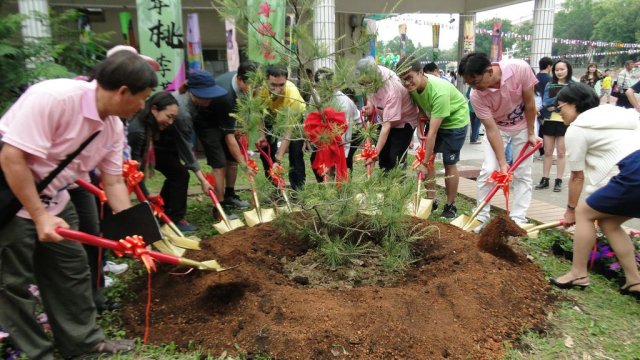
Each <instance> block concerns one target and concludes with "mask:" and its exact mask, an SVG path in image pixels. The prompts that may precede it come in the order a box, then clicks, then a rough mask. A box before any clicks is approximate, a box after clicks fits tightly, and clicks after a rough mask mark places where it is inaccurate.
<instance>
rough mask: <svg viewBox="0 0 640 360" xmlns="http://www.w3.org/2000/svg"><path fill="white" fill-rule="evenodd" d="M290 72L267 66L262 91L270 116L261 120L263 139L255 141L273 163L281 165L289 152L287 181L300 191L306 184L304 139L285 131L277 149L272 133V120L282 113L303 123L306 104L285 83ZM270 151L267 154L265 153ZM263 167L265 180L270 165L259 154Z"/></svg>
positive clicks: (296, 89) (293, 89)
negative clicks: (293, 137)
mask: <svg viewBox="0 0 640 360" xmlns="http://www.w3.org/2000/svg"><path fill="white" fill-rule="evenodd" d="M288 78H289V72H288V71H287V69H286V68H284V67H281V66H278V65H270V66H269V67H267V89H264V90H263V93H262V94H263V96H265V97H268V99H267V107H268V110H269V115H268V116H266V117H265V119H264V129H263V133H262V136H261V137H260V139H259V140H258V143H259V146H260V147H262V149H263V150H264V151H265V152H267V153H268V154H269V156H271V160H272V161H274V162H281V161H282V157H283V156H284V153H285V152H287V150H289V182H290V183H291V188H292V189H294V190H297V189H300V188H302V186H303V185H304V181H305V168H304V166H305V165H304V153H303V150H302V148H303V146H304V140H302V139H299V140H293V139H291V131H290V130H289V131H287V132H286V133H285V135H284V136H283V138H282V139H280V141H281V144H280V147H279V148H278V139H277V138H276V137H275V136H273V134H272V131H271V129H272V127H273V119H274V118H275V116H276V114H277V113H278V112H285V113H286V114H287V116H289V117H291V116H293V117H297V118H299V119H300V122H302V115H303V114H304V111H305V109H306V103H305V101H304V99H302V96H301V95H300V91H299V90H298V88H297V87H296V86H295V85H294V84H293V83H292V82H291V81H289V80H288ZM267 150H269V151H267ZM260 159H261V160H262V165H263V166H264V169H265V174H266V175H267V177H269V175H268V169H269V164H268V162H267V159H266V158H265V157H264V155H262V154H261V155H260Z"/></svg>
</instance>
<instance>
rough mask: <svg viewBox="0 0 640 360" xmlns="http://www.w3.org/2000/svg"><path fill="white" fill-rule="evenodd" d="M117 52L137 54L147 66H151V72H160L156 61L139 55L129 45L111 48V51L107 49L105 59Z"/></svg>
mask: <svg viewBox="0 0 640 360" xmlns="http://www.w3.org/2000/svg"><path fill="white" fill-rule="evenodd" d="M118 51H129V52H132V53H134V54H138V55H140V57H141V58H143V59H144V60H146V61H147V62H148V63H149V65H151V67H152V68H153V71H158V70H160V64H158V62H157V61H155V60H154V59H153V58H151V57H149V56H147V55H142V54H139V53H138V50H136V48H134V47H133V46H129V45H116V46H114V47H112V48H111V49H109V50H108V51H107V57H109V56H111V55H113V54H115V53H117V52H118Z"/></svg>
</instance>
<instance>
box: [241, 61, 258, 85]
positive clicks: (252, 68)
mask: <svg viewBox="0 0 640 360" xmlns="http://www.w3.org/2000/svg"><path fill="white" fill-rule="evenodd" d="M257 68H258V64H256V63H255V62H253V61H245V62H243V63H242V64H240V66H238V78H239V79H240V80H242V81H244V82H247V80H249V74H250V73H253V72H256V69H257Z"/></svg>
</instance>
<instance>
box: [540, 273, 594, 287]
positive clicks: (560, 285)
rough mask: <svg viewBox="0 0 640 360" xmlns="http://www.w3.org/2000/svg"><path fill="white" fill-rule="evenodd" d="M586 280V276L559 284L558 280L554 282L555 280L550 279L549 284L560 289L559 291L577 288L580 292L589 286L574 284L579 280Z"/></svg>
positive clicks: (587, 284)
mask: <svg viewBox="0 0 640 360" xmlns="http://www.w3.org/2000/svg"><path fill="white" fill-rule="evenodd" d="M586 278H588V276H583V277H579V278H575V279H573V280H569V281H567V282H565V283H561V282H559V281H558V280H556V279H555V278H551V279H549V282H550V283H551V285H553V286H555V287H557V288H560V289H573V288H578V289H580V290H584V289H586V288H587V286H589V285H591V284H589V283H586V284H576V281H579V280H584V279H586Z"/></svg>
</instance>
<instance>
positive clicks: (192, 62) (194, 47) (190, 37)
mask: <svg viewBox="0 0 640 360" xmlns="http://www.w3.org/2000/svg"><path fill="white" fill-rule="evenodd" d="M187 59H188V60H189V70H203V69H204V60H203V59H202V42H201V41H200V22H199V21H198V14H196V13H191V14H189V15H187Z"/></svg>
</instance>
